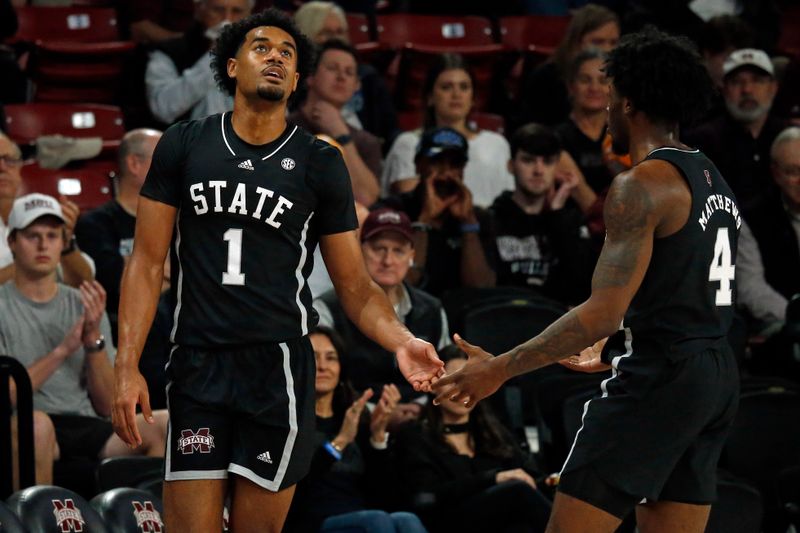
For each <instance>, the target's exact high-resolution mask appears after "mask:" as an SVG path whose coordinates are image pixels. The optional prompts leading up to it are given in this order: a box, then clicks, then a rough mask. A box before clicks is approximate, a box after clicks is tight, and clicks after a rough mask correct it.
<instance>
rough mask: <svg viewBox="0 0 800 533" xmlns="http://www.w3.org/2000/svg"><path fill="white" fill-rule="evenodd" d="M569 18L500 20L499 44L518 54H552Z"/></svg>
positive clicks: (536, 17)
mask: <svg viewBox="0 0 800 533" xmlns="http://www.w3.org/2000/svg"><path fill="white" fill-rule="evenodd" d="M569 21H570V17H559V16H546V15H526V16H519V17H501V18H500V42H502V43H503V44H504V45H506V46H507V47H509V48H512V49H514V50H517V51H519V52H527V51H540V52H541V53H544V54H547V55H549V54H552V53H553V51H554V50H555V48H556V47H557V46H558V43H560V42H561V39H562V37H563V36H564V33H565V32H566V30H567V26H568V25H569Z"/></svg>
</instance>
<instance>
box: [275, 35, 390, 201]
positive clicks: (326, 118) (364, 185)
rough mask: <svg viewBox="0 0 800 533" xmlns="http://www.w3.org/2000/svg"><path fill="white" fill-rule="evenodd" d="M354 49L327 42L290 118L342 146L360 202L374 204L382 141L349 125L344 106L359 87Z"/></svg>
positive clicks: (338, 42)
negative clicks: (343, 110) (302, 95)
mask: <svg viewBox="0 0 800 533" xmlns="http://www.w3.org/2000/svg"><path fill="white" fill-rule="evenodd" d="M356 69H357V62H356V55H355V51H354V50H353V48H352V47H351V46H350V45H348V44H345V43H344V42H342V41H328V42H326V43H325V44H323V45H322V47H321V48H320V50H319V53H318V55H317V64H316V65H315V67H314V70H313V71H312V73H311V74H310V75H309V76H308V77H307V79H306V85H307V86H308V94H307V95H306V98H305V100H304V101H303V103H302V104H300V107H299V109H298V110H297V111H295V112H294V113H292V114H291V115H290V116H289V121H290V122H294V123H295V124H297V125H299V126H300V127H302V128H305V129H306V130H308V131H310V132H311V133H314V134H320V133H322V134H325V135H328V136H330V137H332V138H333V139H334V140H335V141H336V142H337V143H338V144H339V146H341V148H342V155H343V156H344V162H345V164H346V165H347V170H348V171H349V172H350V180H351V181H352V182H353V194H354V195H355V198H356V200H357V201H358V202H361V203H362V204H364V205H367V206H369V205H371V204H373V203H374V202H375V200H377V199H378V192H379V186H378V176H380V175H381V147H380V141H378V139H377V138H376V137H375V136H374V135H372V134H371V133H368V132H366V131H364V130H361V129H357V128H354V127H352V126H351V125H349V124H348V123H347V122H346V121H345V120H344V117H343V116H342V109H343V108H344V106H345V104H346V103H347V102H348V101H349V100H350V98H352V96H353V94H354V93H355V91H356V89H357V88H358V83H359V82H358V75H357V73H356Z"/></svg>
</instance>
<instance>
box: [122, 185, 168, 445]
mask: <svg viewBox="0 0 800 533" xmlns="http://www.w3.org/2000/svg"><path fill="white" fill-rule="evenodd" d="M176 213H177V209H176V208H175V207H173V206H171V205H168V204H164V203H161V202H157V201H155V200H151V199H149V198H147V197H144V196H140V197H139V207H138V211H137V215H136V232H135V234H134V247H133V253H132V255H131V259H130V261H129V262H128V266H127V268H126V269H125V271H124V273H123V275H122V286H121V292H120V305H119V347H118V349H117V358H116V362H115V365H114V370H115V388H114V407H113V413H112V420H113V422H114V430H115V431H116V432H117V434H118V435H119V436H120V438H121V439H122V440H123V441H125V442H126V443H127V444H129V445H135V444H141V437H140V435H139V431H138V429H137V426H136V404H137V403H140V404H141V406H142V412H143V414H144V415H145V418H146V419H148V418H150V414H151V411H150V400H149V396H148V393H147V385H146V383H145V381H144V378H143V377H142V375H141V373H140V372H139V357H141V353H142V349H143V348H144V343H145V340H146V339H147V333H148V331H149V330H150V325H151V324H152V322H153V316H154V315H155V312H156V306H157V305H158V298H159V296H160V294H161V280H162V276H163V270H164V261H165V260H166V257H167V253H168V251H169V246H170V241H171V239H172V230H173V227H174V225H175V216H176Z"/></svg>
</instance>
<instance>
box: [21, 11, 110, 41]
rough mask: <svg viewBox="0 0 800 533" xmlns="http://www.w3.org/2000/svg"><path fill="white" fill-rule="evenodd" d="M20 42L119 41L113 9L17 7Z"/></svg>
mask: <svg viewBox="0 0 800 533" xmlns="http://www.w3.org/2000/svg"><path fill="white" fill-rule="evenodd" d="M16 11H17V18H18V20H19V29H18V30H17V33H16V35H15V36H14V40H17V41H30V42H37V41H68V42H95V43H98V42H106V41H116V40H119V38H120V29H119V25H118V23H117V13H116V10H115V9H114V8H112V7H85V6H75V7H72V6H70V7H60V6H59V7H42V6H22V7H17V8H16Z"/></svg>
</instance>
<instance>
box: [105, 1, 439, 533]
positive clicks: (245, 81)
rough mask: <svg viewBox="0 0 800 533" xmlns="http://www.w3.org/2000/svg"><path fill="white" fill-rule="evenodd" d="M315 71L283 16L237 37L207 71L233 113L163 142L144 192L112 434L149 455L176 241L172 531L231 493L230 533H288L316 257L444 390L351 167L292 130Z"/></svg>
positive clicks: (213, 515) (303, 428) (126, 288)
mask: <svg viewBox="0 0 800 533" xmlns="http://www.w3.org/2000/svg"><path fill="white" fill-rule="evenodd" d="M310 54H311V45H310V42H309V41H308V40H307V39H306V37H305V36H303V35H302V34H300V33H299V31H297V29H296V28H295V26H294V25H293V24H292V22H291V21H290V19H288V18H287V17H286V16H284V15H282V14H280V12H277V11H271V10H270V11H265V12H263V13H260V14H257V15H253V16H251V17H248V18H247V19H244V20H242V21H240V22H237V23H236V24H233V25H231V26H229V27H227V28H226V29H225V30H224V31H223V33H222V34H221V36H220V37H219V39H218V40H217V44H216V49H215V61H216V69H217V79H218V81H219V83H220V86H221V87H222V88H223V89H225V90H227V91H228V92H230V93H231V94H232V95H233V97H234V109H233V112H232V113H224V114H222V115H213V116H210V117H206V118H204V119H200V120H196V121H189V122H181V123H178V124H176V125H174V126H172V127H171V128H169V129H168V130H167V131H166V132H165V133H164V135H163V137H162V139H161V141H160V142H159V144H158V146H157V147H156V150H155V153H154V156H153V163H152V166H151V169H150V172H149V173H148V176H147V180H146V182H145V184H144V186H143V187H142V191H141V199H140V202H139V207H138V214H137V219H136V233H135V245H134V250H133V254H132V257H131V260H130V263H129V265H128V268H127V270H126V272H125V275H124V278H123V282H122V296H121V304H120V321H119V324H120V326H119V327H120V335H119V338H120V343H119V344H120V346H119V352H118V356H117V361H116V369H115V374H116V382H115V385H116V386H115V401H114V410H113V421H114V427H115V431H116V432H117V433H118V434H119V436H120V437H121V438H122V439H123V440H124V441H125V442H126V443H128V444H129V445H131V446H136V445H137V444H139V443H141V439H140V436H139V434H138V432H137V429H136V426H135V422H134V416H135V410H136V405H137V404H140V405H141V407H142V411H143V413H144V415H145V417H146V418H151V414H150V406H149V401H148V392H147V387H146V384H145V382H144V380H143V378H142V375H141V374H140V373H139V371H138V369H137V363H138V359H139V356H140V354H141V350H142V347H143V345H144V342H145V338H146V337H147V331H148V327H149V325H150V323H151V321H152V318H153V315H154V312H155V309H156V303H157V300H158V293H159V290H160V286H161V276H162V270H163V265H164V260H165V258H166V255H167V252H168V250H169V248H170V241H171V239H172V237H173V230H174V235H175V244H174V252H175V257H176V261H175V262H174V263H172V271H173V273H175V276H174V277H175V278H176V279H175V284H174V287H175V291H176V298H177V305H176V309H175V325H174V328H173V330H172V337H171V340H172V342H173V344H174V346H173V349H172V351H171V354H170V362H169V364H168V367H167V374H168V377H169V380H170V381H169V385H168V386H167V397H168V405H169V410H170V427H169V435H168V444H167V450H166V468H165V470H166V471H165V483H164V508H165V521H166V525H167V528H168V529H169V530H170V531H176V532H181V533H185V532H199V531H219V530H220V529H221V521H222V508H223V501H224V498H225V495H226V493H229V494H230V495H231V499H232V503H231V514H230V519H231V527H232V530H233V531H237V532H242V531H253V532H255V531H259V532H278V531H280V530H281V528H282V526H283V522H284V519H285V517H286V512H287V510H288V507H289V504H290V502H291V499H292V495H293V492H294V487H295V483H296V482H297V481H298V480H299V479H300V478H302V477H303V476H304V475H305V473H306V472H307V470H308V466H309V463H310V461H311V455H312V453H313V452H314V441H313V439H312V438H311V437H312V433H313V430H314V416H315V415H314V368H315V363H314V355H313V351H312V349H311V345H310V343H309V341H308V338H307V334H308V332H309V331H310V330H312V329H313V327H314V325H315V324H316V319H317V316H316V313H315V312H314V310H313V308H312V306H311V293H310V290H309V288H308V285H307V283H306V278H307V277H308V275H309V273H310V271H311V269H312V266H313V265H312V257H313V252H314V249H315V248H316V246H317V242H319V244H320V246H321V248H322V253H323V257H324V259H325V262H326V265H327V268H328V271H329V273H330V275H331V279H332V280H333V282H334V285H335V287H336V289H337V292H338V294H339V296H340V298H341V301H342V306H343V307H344V309H345V310H346V311H347V314H348V316H349V317H350V319H351V320H352V321H353V322H354V323H355V324H357V325H358V327H359V328H360V329H361V330H362V331H363V332H364V333H365V334H366V335H367V336H369V337H370V338H372V339H374V340H375V341H376V342H378V343H379V344H381V345H382V346H383V347H384V348H385V349H387V350H391V351H392V352H394V353H395V354H396V356H397V362H398V366H399V368H400V370H401V371H402V372H403V374H404V375H405V377H406V378H407V379H408V380H409V381H410V382H411V384H412V385H413V386H414V388H415V389H417V390H430V384H431V382H433V381H435V379H436V378H437V377H438V376H439V375H440V374H441V373H442V366H443V365H442V363H441V361H439V359H438V357H437V356H436V352H435V350H434V349H433V347H432V346H431V345H430V344H429V343H427V342H424V341H422V340H419V339H415V338H414V337H413V335H411V334H410V333H409V332H408V330H407V329H406V328H405V327H404V326H403V325H402V324H401V323H400V322H399V321H398V319H397V317H396V316H395V314H394V311H393V309H392V307H391V305H390V304H389V302H388V300H387V299H386V296H385V295H384V293H383V291H382V290H381V289H380V288H379V287H378V286H377V285H375V284H374V283H373V282H372V281H371V279H370V277H369V275H368V274H367V272H366V269H365V267H364V261H363V259H362V257H361V252H360V245H359V242H358V239H357V238H356V233H355V229H356V227H357V221H356V217H355V210H354V202H353V193H352V188H351V185H350V179H349V176H348V174H347V170H346V168H345V166H344V162H343V160H342V157H341V154H340V153H339V151H338V150H337V149H335V148H333V147H332V146H331V145H329V144H327V143H325V142H323V141H320V140H318V139H316V138H315V137H313V136H312V135H310V134H309V133H308V132H306V131H304V130H302V129H300V128H297V127H295V126H288V125H287V123H286V120H285V117H286V104H287V100H288V99H289V97H290V96H291V95H292V93H293V92H294V91H295V90H296V89H297V84H298V81H299V79H300V78H301V77H302V76H303V75H305V74H306V73H307V72H308V64H309V63H310V62H311V59H312V58H311V57H310ZM331 450H332V451H331V454H332V455H333V454H335V453H337V450H336V449H335V446H334V445H332V444H331ZM338 451H341V450H338ZM231 473H232V474H235V475H230V474H231Z"/></svg>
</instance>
